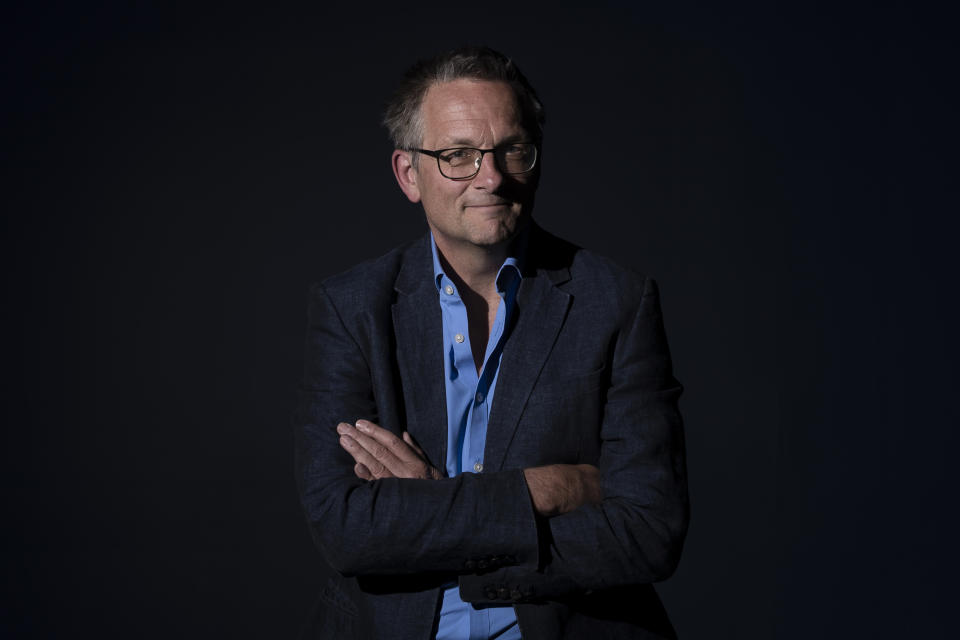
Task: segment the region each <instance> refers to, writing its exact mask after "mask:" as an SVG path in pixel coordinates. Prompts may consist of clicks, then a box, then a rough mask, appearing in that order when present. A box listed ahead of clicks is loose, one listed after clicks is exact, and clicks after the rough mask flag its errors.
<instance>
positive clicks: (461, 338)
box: [453, 333, 463, 343]
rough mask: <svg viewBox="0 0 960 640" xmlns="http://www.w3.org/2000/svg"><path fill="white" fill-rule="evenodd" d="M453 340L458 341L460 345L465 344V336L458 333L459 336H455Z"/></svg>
mask: <svg viewBox="0 0 960 640" xmlns="http://www.w3.org/2000/svg"><path fill="white" fill-rule="evenodd" d="M453 339H454V340H456V341H457V342H458V343H460V342H463V334H462V333H458V334H457V335H455V336H453Z"/></svg>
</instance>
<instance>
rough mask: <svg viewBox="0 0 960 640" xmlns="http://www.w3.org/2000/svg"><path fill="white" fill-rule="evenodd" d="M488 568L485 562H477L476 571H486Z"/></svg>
mask: <svg viewBox="0 0 960 640" xmlns="http://www.w3.org/2000/svg"><path fill="white" fill-rule="evenodd" d="M488 566H489V565H488V563H487V561H486V560H483V559H481V560H477V569H486V568H487V567H488Z"/></svg>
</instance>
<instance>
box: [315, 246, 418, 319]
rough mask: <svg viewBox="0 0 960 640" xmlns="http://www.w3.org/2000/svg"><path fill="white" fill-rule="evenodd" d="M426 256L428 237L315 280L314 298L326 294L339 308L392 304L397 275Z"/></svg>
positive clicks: (362, 307)
mask: <svg viewBox="0 0 960 640" xmlns="http://www.w3.org/2000/svg"><path fill="white" fill-rule="evenodd" d="M425 259H429V243H428V237H421V238H419V239H417V240H414V241H412V242H408V243H406V244H404V245H401V246H399V247H396V248H394V249H392V250H390V251H389V252H387V253H385V254H383V255H382V256H379V257H377V258H373V259H370V260H365V261H364V262H361V263H359V264H357V265H355V266H353V267H351V268H349V269H347V270H346V271H343V272H341V273H338V274H335V275H332V276H330V277H328V278H326V279H324V280H322V281H320V282H315V283H313V284H312V285H310V296H311V298H312V299H313V298H316V297H317V296H326V297H328V298H329V299H330V301H331V302H333V303H334V305H335V306H337V307H339V308H354V309H369V308H371V307H376V306H379V305H382V304H386V305H389V304H390V303H392V301H393V298H394V285H395V284H396V281H397V276H398V275H399V273H400V271H401V269H402V268H403V267H404V265H406V264H408V263H410V262H411V261H412V262H422V261H424V260H425Z"/></svg>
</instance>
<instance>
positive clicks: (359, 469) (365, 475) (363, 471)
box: [353, 462, 374, 480]
mask: <svg viewBox="0 0 960 640" xmlns="http://www.w3.org/2000/svg"><path fill="white" fill-rule="evenodd" d="M353 472H354V473H355V474H357V477H358V478H360V479H361V480H373V479H374V477H373V474H372V473H370V469H367V467H366V466H365V465H362V464H360V463H359V462H358V463H357V464H355V465H354V467H353Z"/></svg>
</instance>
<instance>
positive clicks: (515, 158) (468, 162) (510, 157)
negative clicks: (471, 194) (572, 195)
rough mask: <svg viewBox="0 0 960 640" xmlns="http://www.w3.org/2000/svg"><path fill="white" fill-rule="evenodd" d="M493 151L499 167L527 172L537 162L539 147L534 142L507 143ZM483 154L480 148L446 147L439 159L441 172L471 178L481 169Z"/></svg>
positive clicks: (508, 170)
mask: <svg viewBox="0 0 960 640" xmlns="http://www.w3.org/2000/svg"><path fill="white" fill-rule="evenodd" d="M492 153H493V155H494V156H495V157H496V162H497V168H499V169H500V171H502V172H504V173H526V172H527V171H530V170H531V169H533V166H534V164H536V162H537V147H536V145H533V144H528V143H522V144H510V145H505V146H503V147H497V148H496V149H494V150H493V152H492ZM483 155H484V154H483V152H482V151H481V150H480V149H472V148H469V147H462V148H459V149H444V150H443V151H441V152H440V155H439V156H438V158H437V160H438V161H439V164H440V172H441V173H443V175H445V176H447V177H448V178H469V177H471V176H474V175H476V174H477V172H479V171H480V165H481V163H482V162H483Z"/></svg>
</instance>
